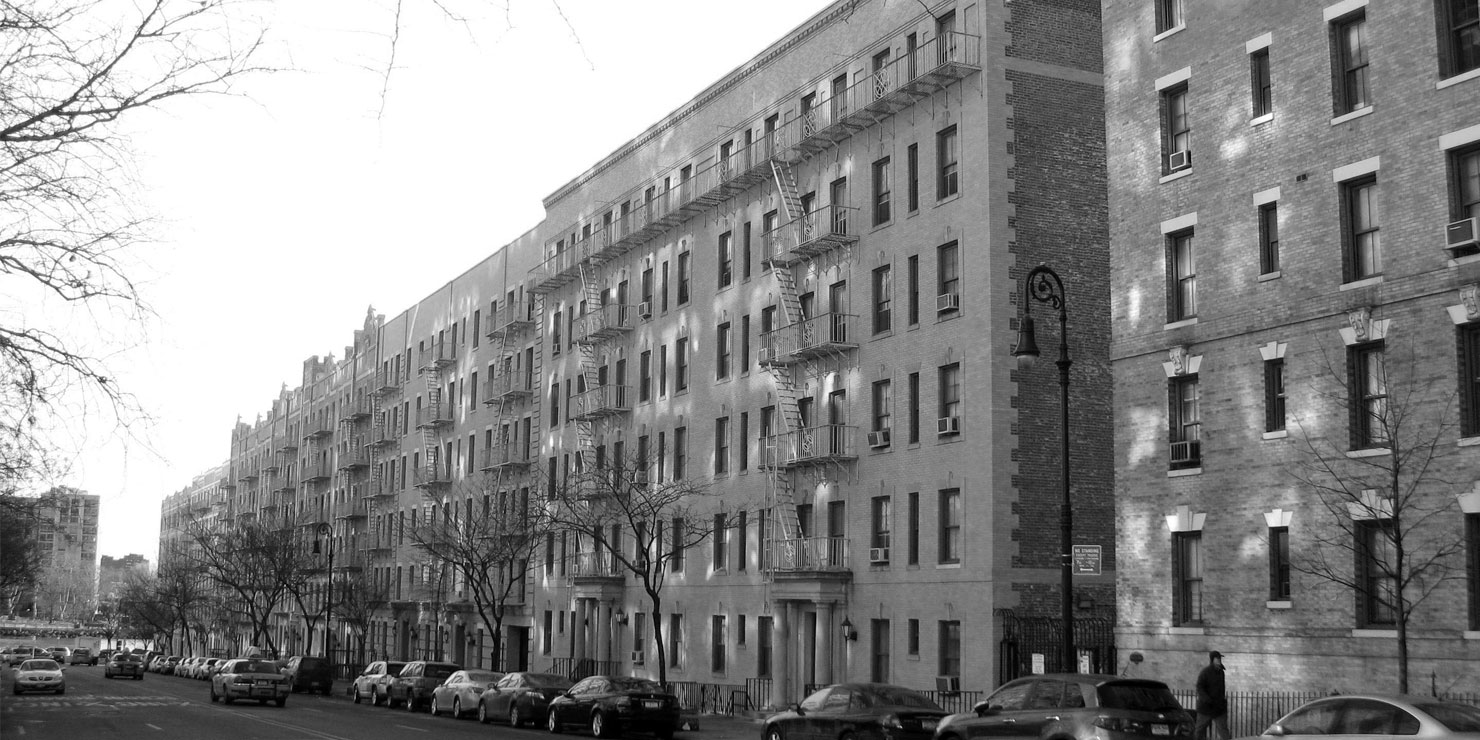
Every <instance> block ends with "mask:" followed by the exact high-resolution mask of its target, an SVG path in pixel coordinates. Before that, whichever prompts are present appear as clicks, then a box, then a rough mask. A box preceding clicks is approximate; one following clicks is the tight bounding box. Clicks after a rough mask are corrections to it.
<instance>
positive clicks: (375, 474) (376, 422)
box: [364, 358, 402, 554]
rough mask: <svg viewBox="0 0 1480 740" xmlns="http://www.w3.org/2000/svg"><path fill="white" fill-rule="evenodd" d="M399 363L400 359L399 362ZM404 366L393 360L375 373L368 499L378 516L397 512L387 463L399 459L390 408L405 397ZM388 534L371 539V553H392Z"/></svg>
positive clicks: (372, 397)
mask: <svg viewBox="0 0 1480 740" xmlns="http://www.w3.org/2000/svg"><path fill="white" fill-rule="evenodd" d="M397 359H399V358H397ZM401 383H402V378H401V370H400V363H399V362H398V361H395V360H393V361H392V362H391V363H388V364H387V365H385V366H383V367H382V368H381V369H380V370H378V371H376V373H375V381H374V382H373V383H372V384H371V385H372V387H371V389H370V435H369V438H368V445H369V448H368V449H369V453H370V460H369V464H370V482H369V486H368V488H366V490H365V492H364V498H365V499H366V500H367V502H368V503H370V504H371V505H372V506H373V507H374V508H375V512H376V513H377V514H381V513H389V512H391V511H394V510H395V505H396V493H397V485H396V483H397V482H396V481H395V480H393V479H392V478H391V477H390V476H389V475H387V474H386V470H385V467H386V465H385V464H386V462H387V461H389V460H392V459H395V453H396V448H395V445H396V438H397V436H398V435H397V431H398V430H397V429H396V428H395V427H394V426H393V425H392V424H391V415H390V408H391V407H393V406H395V405H396V400H397V399H398V398H400V396H401ZM387 534H388V533H387V532H382V531H379V530H377V531H376V533H375V536H374V537H372V538H370V550H371V551H372V552H374V553H377V554H383V553H388V552H390V551H391V540H390V538H389V537H388V536H387Z"/></svg>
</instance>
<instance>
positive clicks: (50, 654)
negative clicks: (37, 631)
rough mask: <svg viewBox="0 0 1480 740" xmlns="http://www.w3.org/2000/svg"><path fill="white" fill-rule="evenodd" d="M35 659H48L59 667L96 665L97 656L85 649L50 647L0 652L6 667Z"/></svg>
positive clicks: (10, 649)
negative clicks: (59, 665)
mask: <svg viewBox="0 0 1480 740" xmlns="http://www.w3.org/2000/svg"><path fill="white" fill-rule="evenodd" d="M35 658H49V659H51V660H54V661H56V662H57V663H59V664H61V665H97V664H98V655H97V653H94V652H93V651H92V649H91V648H85V647H76V648H70V647H60V646H59V647H52V648H41V647H32V646H29V645H26V646H16V647H10V648H6V649H5V650H3V651H0V661H3V662H4V663H5V664H6V665H9V666H17V665H20V664H21V663H22V662H24V661H27V660H32V659H35Z"/></svg>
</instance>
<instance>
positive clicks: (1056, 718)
mask: <svg viewBox="0 0 1480 740" xmlns="http://www.w3.org/2000/svg"><path fill="white" fill-rule="evenodd" d="M1192 720H1193V717H1192V714H1191V713H1189V712H1188V711H1187V710H1186V709H1183V708H1182V705H1181V704H1179V703H1177V698H1176V697H1175V696H1173V695H1172V692H1171V689H1169V688H1167V685H1166V684H1164V683H1162V682H1160V681H1152V680H1148V679H1142V678H1121V677H1119V676H1107V675H1099V674H1070V673H1050V674H1046V675H1041V676H1025V677H1023V678H1019V679H1016V680H1013V681H1009V682H1007V683H1005V684H1003V685H1002V686H1001V687H1000V688H998V689H997V690H996V691H994V692H992V694H991V695H990V696H988V697H987V698H986V699H983V700H982V701H980V702H977V704H976V706H975V707H973V708H972V711H970V712H963V713H961V714H953V715H951V716H950V717H947V718H946V719H945V720H943V721H942V722H941V723H940V726H939V727H938V728H936V731H935V736H936V738H937V740H974V739H975V738H981V737H995V736H1000V735H1007V734H1011V735H1014V736H1017V737H1024V738H1043V739H1044V740H1047V739H1048V738H1053V739H1054V740H1071V739H1072V740H1135V739H1137V738H1152V737H1157V738H1188V737H1191V736H1192V725H1193V721H1192Z"/></svg>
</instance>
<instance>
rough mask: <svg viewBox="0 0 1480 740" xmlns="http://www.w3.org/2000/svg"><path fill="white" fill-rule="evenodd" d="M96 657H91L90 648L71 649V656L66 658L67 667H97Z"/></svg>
mask: <svg viewBox="0 0 1480 740" xmlns="http://www.w3.org/2000/svg"><path fill="white" fill-rule="evenodd" d="M97 664H98V656H96V655H93V651H92V649H90V648H85V647H80V648H72V654H71V655H69V656H67V665H97Z"/></svg>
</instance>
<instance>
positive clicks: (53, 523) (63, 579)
mask: <svg viewBox="0 0 1480 740" xmlns="http://www.w3.org/2000/svg"><path fill="white" fill-rule="evenodd" d="M99 501H100V499H99V497H98V496H96V495H93V494H88V493H83V492H81V491H78V490H76V489H72V488H62V487H58V488H54V489H52V490H51V491H49V492H47V494H46V495H45V496H43V497H42V498H41V500H40V505H39V506H38V507H37V510H36V514H37V517H36V526H35V529H34V535H35V538H36V546H37V551H38V555H39V557H40V568H39V569H38V575H37V579H36V583H35V586H34V588H33V589H32V592H31V594H30V595H29V598H27V599H25V600H23V603H22V605H21V609H20V611H21V613H24V614H28V615H33V616H36V617H38V618H43V619H62V620H81V619H87V618H90V617H91V616H92V611H93V607H94V605H95V604H96V603H97V587H98V505H99Z"/></svg>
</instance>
